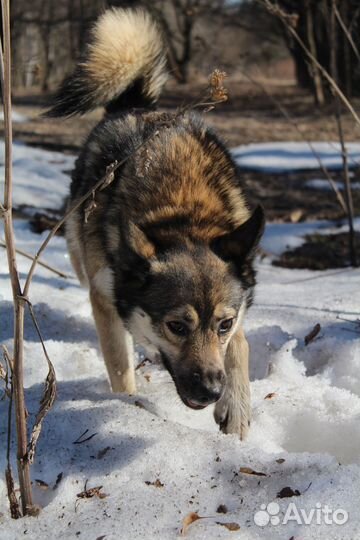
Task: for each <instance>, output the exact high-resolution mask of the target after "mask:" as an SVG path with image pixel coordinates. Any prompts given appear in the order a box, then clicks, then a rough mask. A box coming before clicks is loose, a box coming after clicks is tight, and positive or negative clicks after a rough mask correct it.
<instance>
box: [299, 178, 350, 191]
mask: <svg viewBox="0 0 360 540" xmlns="http://www.w3.org/2000/svg"><path fill="white" fill-rule="evenodd" d="M334 183H335V185H336V187H337V189H339V190H340V191H343V189H344V182H334ZM305 186H306V187H308V188H310V189H321V190H324V191H332V189H333V188H332V186H331V185H330V183H329V181H328V180H325V179H324V178H313V179H312V180H307V181H306V182H305ZM351 189H360V182H351Z"/></svg>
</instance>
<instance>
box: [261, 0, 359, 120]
mask: <svg viewBox="0 0 360 540" xmlns="http://www.w3.org/2000/svg"><path fill="white" fill-rule="evenodd" d="M258 2H260V3H261V4H263V5H265V7H266V8H267V9H268V10H269V12H270V13H272V14H273V15H276V16H277V17H279V19H280V20H281V21H282V22H283V24H284V25H285V27H286V28H287V30H288V31H289V32H290V34H291V35H292V36H293V38H294V39H295V41H297V43H298V44H299V45H300V47H301V48H302V50H303V51H304V53H305V55H306V56H307V57H308V58H309V60H310V61H311V62H312V63H313V65H314V66H316V68H317V69H318V70H319V71H320V72H321V74H322V76H323V77H324V78H325V79H326V80H327V82H328V83H329V85H330V88H331V90H332V91H333V92H334V93H336V94H337V95H338V96H339V98H340V100H341V101H342V102H343V104H344V105H345V107H346V108H347V110H348V111H349V112H350V114H351V115H352V117H353V118H354V120H355V121H356V123H357V124H358V125H359V126H360V117H359V115H358V114H357V112H356V111H355V109H354V107H353V106H352V105H351V103H350V101H349V100H348V99H347V97H346V96H345V94H344V93H343V92H342V90H341V89H340V88H339V85H338V84H337V82H336V81H335V80H334V78H333V77H332V76H331V75H330V74H329V73H328V71H327V70H326V69H325V68H324V67H323V66H322V65H321V64H320V62H319V61H318V60H317V58H315V56H314V55H313V54H312V53H311V51H310V50H309V48H308V47H307V46H306V45H305V43H304V41H303V40H302V39H301V37H300V36H299V34H298V33H297V31H296V30H295V28H294V27H293V25H292V24H291V23H290V22H289V15H287V14H286V13H285V12H283V11H282V10H281V9H280V8H279V6H278V5H277V4H273V3H272V2H271V1H270V0H258Z"/></svg>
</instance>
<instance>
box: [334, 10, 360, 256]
mask: <svg viewBox="0 0 360 540" xmlns="http://www.w3.org/2000/svg"><path fill="white" fill-rule="evenodd" d="M337 15H338V11H337V7H336V0H331V10H330V15H329V29H330V38H331V49H330V70H331V76H332V78H333V79H334V80H335V81H337V80H338V65H337V48H336V40H337V32H336V30H337V29H336V21H338V22H339V18H338V16H337ZM334 100H335V117H336V123H337V127H338V134H339V141H340V144H341V151H342V162H343V175H344V188H345V200H346V207H347V218H348V223H349V255H350V262H351V265H352V266H357V260H356V247H355V232H354V205H353V199H352V192H351V184H350V176H349V164H348V154H347V149H346V144H345V136H344V130H343V124H342V118H341V103H340V99H339V96H338V94H337V93H335V92H334Z"/></svg>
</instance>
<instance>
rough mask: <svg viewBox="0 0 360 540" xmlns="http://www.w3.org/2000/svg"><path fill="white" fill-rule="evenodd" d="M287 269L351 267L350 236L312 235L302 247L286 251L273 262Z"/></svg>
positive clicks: (358, 235)
mask: <svg viewBox="0 0 360 540" xmlns="http://www.w3.org/2000/svg"><path fill="white" fill-rule="evenodd" d="M355 246H356V248H357V252H359V250H360V233H356V235H355ZM273 264H274V266H282V267H285V268H308V269H310V270H327V269H329V268H345V267H347V266H350V260H349V236H348V235H347V234H345V233H337V234H328V235H323V234H311V235H308V236H306V237H305V242H304V244H302V245H301V246H299V247H297V248H295V249H291V250H288V251H285V252H284V253H282V254H281V256H280V257H279V258H278V259H277V260H275V261H274V262H273Z"/></svg>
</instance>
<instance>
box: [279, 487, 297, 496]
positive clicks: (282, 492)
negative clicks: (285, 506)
mask: <svg viewBox="0 0 360 540" xmlns="http://www.w3.org/2000/svg"><path fill="white" fill-rule="evenodd" d="M299 495H301V493H300V491H299V490H298V489H295V490H293V489H292V488H291V487H284V488H282V489H281V490H280V491H279V493H278V494H277V497H278V498H279V499H285V498H286V497H299Z"/></svg>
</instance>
